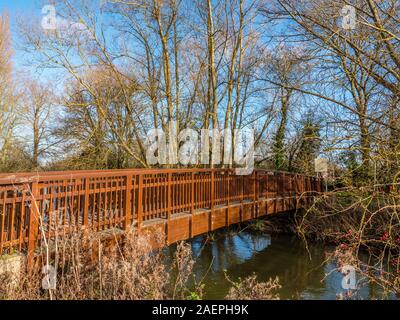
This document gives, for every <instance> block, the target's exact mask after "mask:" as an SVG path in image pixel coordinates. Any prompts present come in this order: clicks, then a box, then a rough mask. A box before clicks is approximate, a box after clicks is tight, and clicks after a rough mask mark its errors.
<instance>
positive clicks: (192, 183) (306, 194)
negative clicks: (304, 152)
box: [0, 169, 322, 256]
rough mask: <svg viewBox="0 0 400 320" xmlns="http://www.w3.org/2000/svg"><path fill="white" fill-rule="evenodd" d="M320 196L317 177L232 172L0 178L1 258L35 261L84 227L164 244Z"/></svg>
mask: <svg viewBox="0 0 400 320" xmlns="http://www.w3.org/2000/svg"><path fill="white" fill-rule="evenodd" d="M317 192H322V180H321V179H320V178H317V177H312V176H305V175H298V174H292V173H286V172H273V171H266V170H255V171H254V172H253V173H252V174H251V175H249V176H242V175H236V174H235V171H234V170H233V169H149V170H148V169H130V170H101V171H95V170H89V171H62V172H46V173H37V174H35V173H19V174H0V254H4V253H11V252H14V251H19V252H26V253H28V256H30V255H32V254H33V252H34V250H35V249H36V248H37V247H38V246H39V245H40V244H41V242H42V241H43V239H45V238H46V239H47V240H48V239H54V237H55V236H56V235H57V236H58V237H59V236H62V235H63V234H64V235H65V233H69V232H76V231H77V230H81V229H84V228H85V229H88V230H93V231H99V232H101V231H106V230H115V229H117V230H124V229H127V228H129V227H134V228H138V229H140V230H150V231H151V232H154V233H155V232H157V230H158V231H160V232H165V236H166V244H170V243H173V242H176V241H179V240H184V239H188V238H191V237H193V236H196V235H199V234H202V233H206V232H208V231H212V230H216V229H218V228H222V227H225V226H229V225H231V224H235V223H238V222H241V221H246V220H251V219H254V218H257V217H262V216H265V215H267V214H270V213H277V212H283V211H288V210H293V209H298V208H300V207H303V206H305V205H307V204H308V203H310V201H311V199H312V197H313V196H314V195H315V193H317Z"/></svg>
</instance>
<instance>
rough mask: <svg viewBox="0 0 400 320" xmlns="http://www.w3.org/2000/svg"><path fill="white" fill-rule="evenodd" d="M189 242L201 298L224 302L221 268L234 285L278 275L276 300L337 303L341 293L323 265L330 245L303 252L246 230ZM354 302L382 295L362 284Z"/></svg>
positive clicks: (330, 266)
mask: <svg viewBox="0 0 400 320" xmlns="http://www.w3.org/2000/svg"><path fill="white" fill-rule="evenodd" d="M207 239H208V240H207ZM190 243H191V245H192V251H193V255H194V257H195V259H196V263H195V266H194V273H195V277H196V279H197V281H200V280H201V279H203V283H204V284H205V288H204V291H205V296H204V298H205V299H224V297H225V296H226V295H227V293H228V290H229V288H230V287H231V284H230V283H229V282H228V280H227V279H226V276H225V274H224V270H226V274H227V275H228V276H229V278H230V279H231V280H234V281H236V280H238V278H239V277H241V278H244V277H246V276H249V275H252V274H253V273H255V274H256V275H257V276H258V280H259V281H266V280H268V279H269V278H275V277H279V281H280V284H281V286H282V288H281V289H280V290H279V291H278V293H279V295H280V298H281V299H336V298H337V295H338V294H340V293H342V292H344V291H345V290H344V289H343V288H342V280H343V275H342V274H341V273H339V272H337V271H336V270H335V269H336V266H335V264H334V263H333V262H329V261H327V252H329V251H331V250H332V249H333V248H331V247H327V246H323V245H320V244H309V248H308V250H307V249H306V248H305V245H304V243H303V242H302V241H301V240H299V239H298V238H296V237H294V236H289V235H281V234H279V235H269V234H265V233H261V232H259V231H258V232H256V231H251V230H243V231H241V232H239V233H237V232H232V231H229V230H222V231H219V232H217V233H216V234H214V237H213V239H212V240H210V239H209V238H207V236H204V235H203V236H198V237H196V238H194V239H192V240H191V241H190ZM171 249H172V250H173V248H171ZM357 298H358V299H382V298H385V297H383V296H382V292H381V290H380V289H379V287H377V286H376V285H371V284H364V285H362V287H361V289H360V290H358V294H357ZM386 298H389V299H393V298H395V297H394V296H393V295H391V296H389V297H386Z"/></svg>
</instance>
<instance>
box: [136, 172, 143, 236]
mask: <svg viewBox="0 0 400 320" xmlns="http://www.w3.org/2000/svg"><path fill="white" fill-rule="evenodd" d="M137 201H138V213H137V228H138V230H140V229H141V228H142V222H143V174H139V183H138V199H137Z"/></svg>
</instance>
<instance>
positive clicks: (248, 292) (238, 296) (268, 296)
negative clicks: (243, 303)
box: [226, 274, 281, 300]
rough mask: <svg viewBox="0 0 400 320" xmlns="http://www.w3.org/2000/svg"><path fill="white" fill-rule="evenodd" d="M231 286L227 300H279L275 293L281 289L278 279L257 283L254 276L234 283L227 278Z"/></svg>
mask: <svg viewBox="0 0 400 320" xmlns="http://www.w3.org/2000/svg"><path fill="white" fill-rule="evenodd" d="M227 279H228V281H229V282H230V283H231V284H232V287H231V288H230V290H229V292H228V295H227V296H226V299H227V300H279V295H278V294H277V293H276V291H277V290H279V289H280V288H281V285H280V284H279V279H278V278H275V279H269V280H268V281H266V282H259V281H257V276H256V275H255V274H253V275H251V276H249V277H246V278H244V279H239V281H238V282H234V281H232V280H230V279H229V278H228V277H227Z"/></svg>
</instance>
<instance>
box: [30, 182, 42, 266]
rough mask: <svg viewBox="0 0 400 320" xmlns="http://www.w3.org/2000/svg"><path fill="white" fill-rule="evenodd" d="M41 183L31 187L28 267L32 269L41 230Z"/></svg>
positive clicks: (34, 183) (35, 183)
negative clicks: (39, 199)
mask: <svg viewBox="0 0 400 320" xmlns="http://www.w3.org/2000/svg"><path fill="white" fill-rule="evenodd" d="M39 191H40V190H39V185H38V182H36V181H35V182H33V183H32V187H31V200H30V214H29V234H28V256H27V267H28V270H31V269H32V267H33V259H34V255H35V249H36V243H37V239H38V232H39V215H40V212H39V201H38V198H39Z"/></svg>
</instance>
